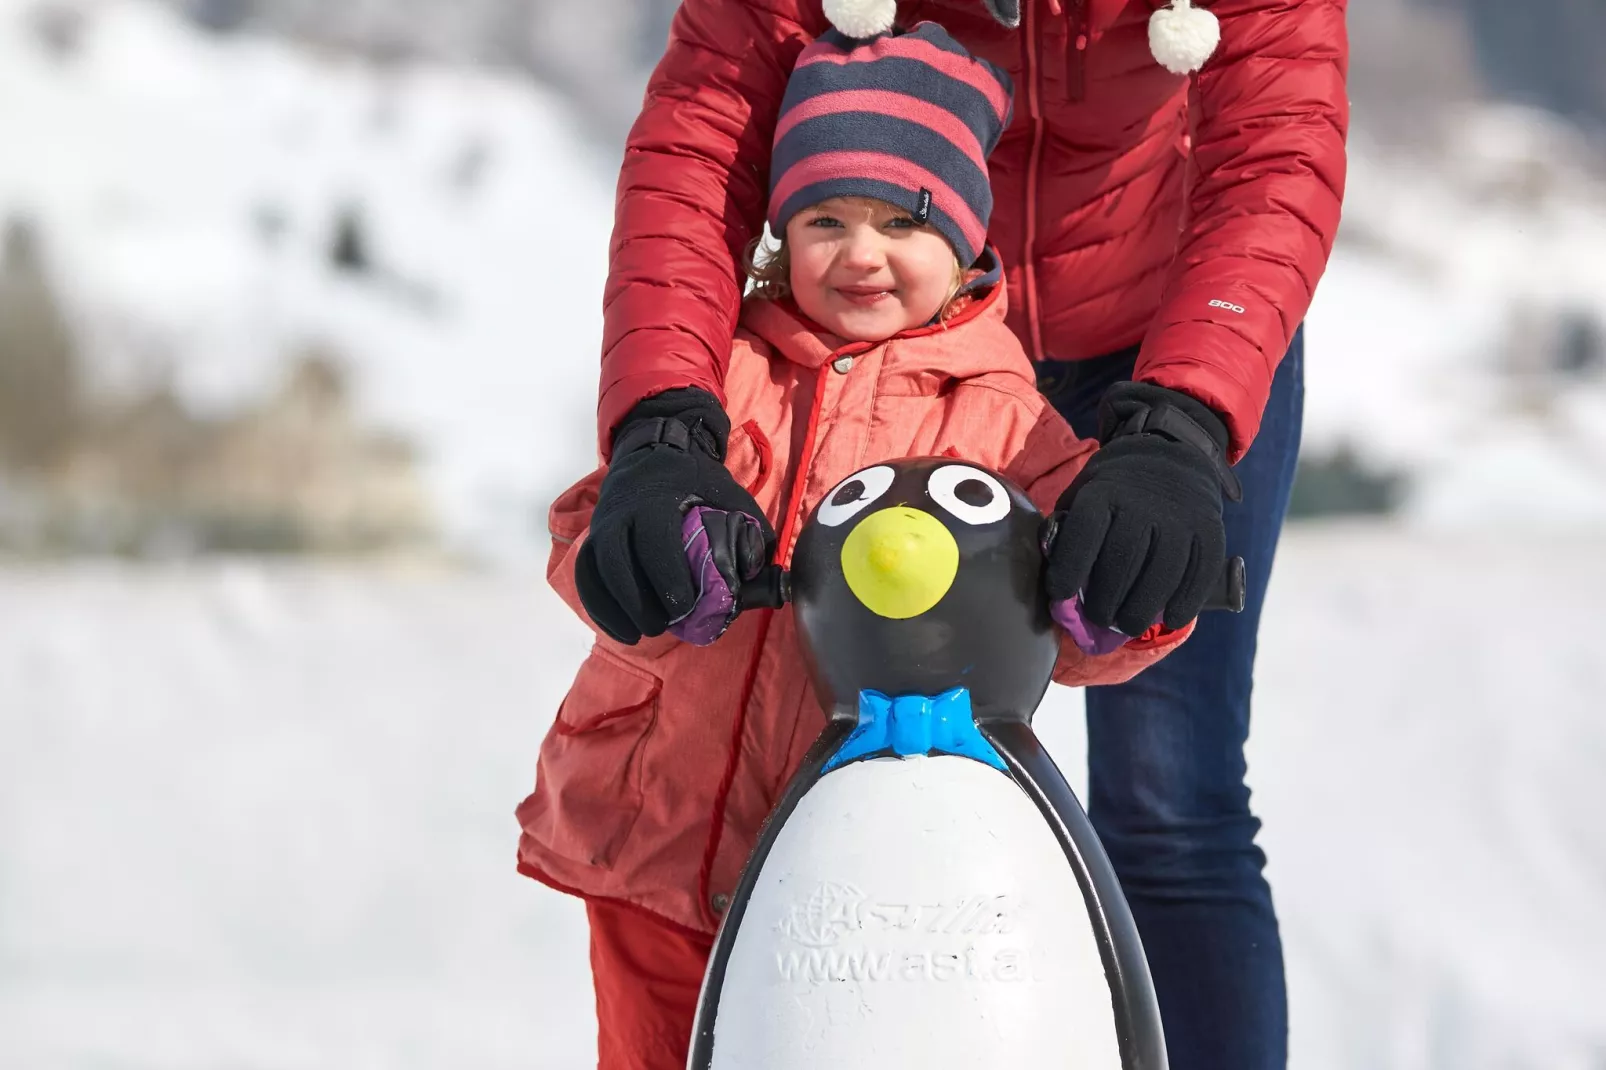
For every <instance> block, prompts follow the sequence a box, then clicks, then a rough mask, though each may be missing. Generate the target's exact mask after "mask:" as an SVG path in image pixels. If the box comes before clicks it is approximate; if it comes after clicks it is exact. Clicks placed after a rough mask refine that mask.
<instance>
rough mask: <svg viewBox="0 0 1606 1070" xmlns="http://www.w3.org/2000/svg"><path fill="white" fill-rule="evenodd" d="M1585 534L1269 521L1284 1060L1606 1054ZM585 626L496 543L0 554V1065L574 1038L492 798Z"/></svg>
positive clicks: (315, 1066) (1598, 639) (1605, 841)
mask: <svg viewBox="0 0 1606 1070" xmlns="http://www.w3.org/2000/svg"><path fill="white" fill-rule="evenodd" d="M1596 550H1597V548H1596V547H1595V546H1594V545H1593V544H1592V543H1591V542H1589V541H1587V540H1579V539H1562V538H1549V539H1545V540H1541V541H1539V542H1537V543H1533V542H1529V543H1524V544H1519V543H1516V542H1513V541H1506V540H1500V539H1487V538H1483V539H1480V538H1471V537H1466V536H1426V535H1416V536H1411V535H1407V534H1404V533H1402V532H1401V531H1400V530H1398V529H1396V528H1389V527H1357V528H1347V529H1340V530H1321V531H1316V530H1301V531H1298V532H1296V533H1294V534H1293V535H1291V536H1290V537H1289V539H1288V542H1287V544H1286V546H1285V549H1284V552H1283V553H1282V555H1281V558H1280V562H1279V575H1278V577H1277V582H1276V583H1275V584H1274V585H1273V589H1272V596H1271V601H1270V604H1269V606H1268V609H1267V616H1266V625H1265V629H1264V632H1263V640H1262V665H1263V667H1264V668H1263V671H1262V673H1261V679H1260V681H1259V686H1258V687H1257V691H1256V724H1255V733H1254V738H1253V739H1252V741H1251V749H1250V780H1251V784H1252V786H1253V788H1254V790H1255V795H1256V805H1257V807H1258V809H1259V811H1260V813H1261V814H1262V815H1263V817H1264V819H1265V830H1264V832H1263V836H1262V842H1263V843H1264V844H1265V846H1266V849H1267V852H1268V854H1269V856H1270V858H1271V869H1270V877H1271V880H1272V886H1273V890H1274V893H1275V895H1276V898H1277V904H1278V908H1279V910H1280V912H1281V913H1282V915H1283V917H1284V920H1285V932H1286V936H1285V939H1286V945H1287V951H1288V958H1289V969H1290V987H1291V1014H1292V1030H1293V1038H1292V1043H1293V1052H1294V1061H1293V1064H1292V1066H1293V1070H1598V1068H1599V1067H1600V1066H1601V1065H1602V1059H1603V1058H1606V1017H1603V1016H1602V1015H1601V1013H1600V1010H1601V1008H1602V1007H1606V979H1603V976H1602V974H1601V971H1600V969H1599V959H1600V950H1601V949H1602V948H1603V947H1606V916H1603V915H1602V912H1601V910H1600V904H1601V902H1602V901H1603V897H1606V837H1603V835H1602V833H1601V831H1600V827H1599V819H1600V815H1602V814H1606V781H1603V780H1602V778H1601V776H1600V770H1601V768H1602V766H1603V763H1606V721H1603V720H1602V718H1601V717H1600V716H1599V712H1600V701H1599V695H1600V693H1601V692H1602V690H1603V689H1606V659H1602V658H1601V656H1600V649H1601V647H1602V645H1603V644H1606V629H1603V627H1602V623H1601V620H1600V617H1599V614H1598V613H1597V612H1596V611H1595V607H1597V606H1599V605H1600V604H1601V603H1602V601H1603V600H1606V558H1603V557H1602V555H1600V554H1599V553H1598V552H1596ZM1469 577H1476V578H1477V580H1478V582H1477V583H1469V582H1468V581H1469ZM1492 592H1498V593H1499V594H1500V596H1501V599H1502V601H1501V605H1500V607H1499V608H1500V613H1499V615H1496V614H1492V613H1491V612H1490V597H1491V593H1492ZM1546 592H1549V593H1546ZM1507 622H1518V623H1517V624H1516V626H1512V625H1511V624H1510V623H1507ZM585 638H586V633H585V631H584V629H582V628H581V627H580V625H579V624H578V623H577V622H576V621H574V620H573V619H572V617H569V616H567V615H566V614H565V613H564V612H563V611H562V610H561V607H559V606H558V605H557V604H556V601H555V599H554V597H553V596H552V595H551V594H549V593H548V592H547V591H546V590H545V589H544V588H543V587H542V586H541V585H539V584H536V583H529V584H525V583H518V582H510V581H508V580H507V579H504V578H495V577H477V578H475V577H457V578H442V577H436V578H416V577H413V578H409V577H406V576H397V575H383V574H378V573H356V572H331V571H328V570H320V569H259V568H254V567H251V566H244V565H234V566H226V565H219V566H206V567H197V568H192V569H186V570H177V569H170V570H160V571H145V572H130V571H118V570H112V569H83V568H80V569H78V570H73V571H60V570H51V571H28V572H17V571H11V572H0V737H3V738H4V739H5V740H6V743H7V745H6V746H5V747H4V748H0V843H3V844H4V850H3V851H0V1065H4V1066H8V1067H9V1066H17V1067H27V1068H28V1070H87V1068H90V1067H120V1068H126V1070H210V1068H215V1067H220V1066H252V1067H261V1068H263V1070H325V1068H328V1070H335V1068H340V1070H347V1068H351V1067H374V1068H380V1067H383V1068H386V1070H412V1068H417V1070H446V1068H459V1067H474V1068H483V1070H490V1068H498V1067H507V1068H509V1070H512V1068H514V1067H525V1068H535V1070H571V1068H573V1067H578V1066H584V1065H588V1063H587V1054H588V1052H589V1051H591V1050H592V1049H591V1047H590V1045H591V1044H592V1041H593V1037H594V1030H595V1026H594V1024H593V1023H594V1019H593V1017H592V1012H591V1005H590V991H589V987H588V985H587V974H586V956H585V938H584V931H583V918H582V914H581V912H580V910H579V908H578V906H577V905H576V904H575V903H574V902H573V901H571V900H569V899H567V898H566V897H563V896H560V895H558V894H557V893H554V892H551V891H549V890H547V889H545V888H542V887H540V886H538V885H536V884H534V883H533V882H531V881H528V880H526V879H525V878H523V877H520V876H518V875H516V874H515V873H514V870H513V851H514V843H515V840H516V836H517V828H516V824H515V822H514V820H513V816H512V812H513V807H514V806H515V805H516V804H517V802H518V801H519V800H520V799H521V798H522V797H523V796H524V794H525V793H526V792H527V791H528V790H529V785H530V782H531V778H532V776H533V771H534V765H535V754H536V748H537V746H538V744H539V741H540V738H541V736H542V734H543V733H544V731H545V729H546V727H547V725H548V724H549V723H550V721H551V718H552V716H553V713H554V710H555V708H556V706H557V701H558V699H559V697H560V696H561V694H562V692H563V690H564V689H565V687H566V686H567V684H568V682H569V680H570V679H571V677H572V673H573V669H574V666H575V664H576V663H577V662H578V660H579V658H580V657H581V656H582V654H583V651H584V646H585ZM1078 713H1079V695H1078V693H1076V692H1070V691H1067V690H1064V689H1061V688H1055V689H1053V691H1052V693H1051V698H1050V701H1049V702H1048V703H1046V704H1045V706H1044V708H1043V709H1042V710H1041V711H1040V712H1039V714H1038V718H1037V721H1038V726H1039V731H1040V732H1041V734H1042V735H1043V737H1044V739H1045V741H1046V742H1047V744H1048V745H1049V747H1050V749H1051V750H1052V751H1053V752H1054V754H1055V755H1056V758H1057V759H1058V761H1059V762H1060V764H1061V765H1062V766H1063V767H1064V768H1065V769H1066V771H1067V773H1068V774H1069V775H1070V776H1071V778H1072V781H1073V783H1081V782H1085V774H1084V773H1082V771H1081V770H1082V768H1083V763H1084V753H1085V751H1084V747H1085V744H1084V738H1083V734H1082V730H1081V727H1080V723H1079V718H1078ZM593 1057H594V1056H593Z"/></svg>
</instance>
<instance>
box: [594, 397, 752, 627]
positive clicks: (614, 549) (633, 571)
mask: <svg viewBox="0 0 1606 1070" xmlns="http://www.w3.org/2000/svg"><path fill="white" fill-rule="evenodd" d="M729 435H730V418H729V417H727V416H726V415H725V411H724V410H723V409H722V408H720V405H719V402H718V401H717V400H716V399H715V398H714V397H713V395H711V394H708V393H706V392H705V391H702V390H697V389H693V388H690V387H687V388H684V389H680V390H669V391H665V392H664V393H662V394H655V395H654V396H652V397H650V398H647V399H646V400H644V401H642V402H640V403H638V404H637V405H636V407H635V408H633V409H631V410H630V413H629V414H628V415H627V416H626V417H625V418H624V420H622V421H621V422H620V424H619V427H618V428H617V429H616V430H615V431H614V436H613V461H612V463H611V464H610V465H609V466H608V474H607V475H606V476H604V477H603V480H602V487H601V488H600V489H599V490H598V492H597V506H596V509H595V511H594V512H593V513H592V516H591V533H590V535H589V536H588V537H587V539H586V541H585V544H584V545H583V546H581V547H580V553H579V556H578V558H577V559H576V561H575V577H574V578H575V586H576V587H577V588H578V590H579V594H580V602H581V604H582V605H584V606H585V610H586V612H587V613H588V614H590V616H591V619H592V621H594V622H595V623H596V625H597V627H598V628H601V629H602V630H603V631H604V632H605V633H607V634H608V635H610V636H612V637H613V638H614V639H617V640H618V641H619V642H621V643H631V644H633V643H636V642H639V641H640V640H641V638H642V637H643V636H655V635H662V634H663V633H664V631H665V630H666V629H668V627H669V625H670V624H671V623H673V622H674V621H676V620H679V619H680V618H681V617H683V616H685V615H686V614H687V613H689V612H691V609H692V606H693V605H694V604H695V602H696V600H697V585H696V581H695V579H694V577H693V576H692V570H691V566H690V565H689V564H688V563H687V561H686V551H685V545H684V537H683V535H682V532H681V526H682V522H683V519H684V516H685V512H686V510H687V509H689V508H691V507H692V506H694V505H706V506H710V507H712V508H714V509H724V510H728V511H734V512H742V513H746V514H748V515H749V516H751V517H753V518H754V519H755V520H757V521H758V523H759V524H760V526H761V528H762V531H763V535H764V540H765V550H766V556H767V555H768V553H769V552H771V551H772V550H773V548H774V544H775V531H774V529H773V528H771V527H770V523H769V521H768V520H767V519H766V518H765V516H764V511H763V510H762V509H760V508H759V507H758V503H757V502H755V501H754V500H753V496H752V495H751V494H749V493H748V492H747V491H746V490H744V489H742V487H741V485H740V484H739V483H737V482H736V480H735V478H734V477H732V476H731V474H730V471H729V469H727V468H726V467H725V465H724V463H723V462H724V456H725V442H726V439H727V438H728V437H729Z"/></svg>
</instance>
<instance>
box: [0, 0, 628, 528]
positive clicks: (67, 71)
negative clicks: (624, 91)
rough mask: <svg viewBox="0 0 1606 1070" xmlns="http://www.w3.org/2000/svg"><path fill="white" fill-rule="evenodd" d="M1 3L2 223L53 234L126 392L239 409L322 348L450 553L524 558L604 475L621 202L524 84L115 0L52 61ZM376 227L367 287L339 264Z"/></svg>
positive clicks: (94, 341) (15, 2) (16, 0)
mask: <svg viewBox="0 0 1606 1070" xmlns="http://www.w3.org/2000/svg"><path fill="white" fill-rule="evenodd" d="M31 10H32V5H31V4H27V3H23V2H20V0H0V99H3V100H5V101H6V106H5V107H4V108H0V142H3V143H4V144H5V145H6V146H7V150H6V155H7V162H6V166H5V167H4V168H0V217H3V216H9V215H12V214H14V213H26V214H28V215H29V216H31V217H32V218H34V219H36V220H37V221H38V224H39V226H40V230H41V234H42V238H43V241H44V244H45V250H46V254H47V255H48V256H49V257H50V259H51V262H52V264H53V265H54V267H55V273H56V276H57V278H58V280H59V282H60V284H61V285H62V287H63V288H64V289H65V291H66V294H67V298H68V300H69V303H70V304H71V306H72V307H73V308H74V311H75V313H76V318H77V320H78V322H79V323H80V324H81V326H82V327H83V329H84V331H85V333H86V335H87V338H86V343H87V347H88V349H89V355H90V358H91V359H92V361H93V362H94V365H95V367H96V369H97V371H98V373H99V375H100V377H101V378H102V380H104V381H105V382H107V383H110V384H118V383H127V382H130V381H135V380H138V379H139V378H141V377H148V376H151V375H153V374H158V373H160V372H161V371H162V370H163V369H164V368H169V367H170V368H171V369H172V370H173V373H174V374H175V377H176V379H177V384H178V386H179V388H180V390H181V392H182V393H183V394H184V395H185V396H186V397H187V398H189V399H190V400H192V401H195V402H197V403H199V404H202V405H211V406H226V405H229V404H232V403H235V402H238V401H240V400H241V399H244V398H247V397H251V396H255V395H257V394H259V393H262V392H264V391H266V390H267V389H268V388H269V387H270V386H271V385H272V384H273V382H274V380H275V376H276V375H277V374H278V373H279V371H280V370H281V365H282V363H283V362H284V361H285V360H286V359H287V358H288V356H289V355H290V353H292V352H293V351H294V350H295V349H297V348H298V347H300V346H303V345H305V344H307V343H309V342H314V343H319V344H322V345H326V346H329V347H331V348H333V349H334V350H335V351H337V352H339V353H341V354H343V355H344V356H345V357H346V358H347V359H348V360H349V361H350V362H351V363H352V364H353V365H354V368H355V373H356V388H357V391H358V399H359V401H360V402H361V404H362V406H363V408H364V409H365V410H366V412H365V415H367V416H369V417H371V418H372V419H374V420H375V421H376V422H379V423H382V424H385V425H389V426H393V427H396V428H397V429H399V430H401V431H403V432H405V433H407V434H409V435H411V436H413V437H414V438H415V439H416V440H418V441H419V442H420V443H421V445H422V446H423V448H424V450H425V453H426V457H427V462H428V471H427V475H428V480H429V485H430V487H431V488H432V489H433V491H434V493H435V494H436V496H437V499H438V508H439V511H440V512H441V514H442V515H443V517H444V519H445V522H446V523H447V525H448V530H449V534H450V536H451V538H452V539H453V542H454V544H455V545H457V546H459V547H462V548H467V549H471V550H474V551H477V552H481V553H490V554H493V555H497V556H512V557H517V556H518V555H520V554H525V555H527V554H529V553H530V552H531V548H532V547H533V546H535V545H536V543H535V541H534V538H533V536H534V534H535V533H536V532H538V531H539V525H540V523H541V522H542V521H543V520H544V507H545V501H546V500H547V499H548V498H549V497H550V496H551V494H552V493H553V492H555V491H556V490H559V489H561V487H562V486H563V485H564V483H565V482H566V481H567V480H569V479H572V478H573V475H572V473H576V472H580V471H583V470H585V469H586V468H587V467H588V466H589V465H590V463H591V460H592V457H593V456H594V449H593V435H594V431H593V430H592V428H593V416H592V414H593V412H594V408H595V390H596V354H597V345H598V342H597V340H598V337H599V332H600V329H601V292H602V280H603V274H604V271H605V269H606V254H607V240H608V229H609V226H610V221H611V212H612V201H611V195H612V182H611V180H609V179H608V178H607V177H606V176H605V175H603V174H602V172H601V171H600V170H599V169H598V168H597V167H596V165H594V164H593V163H592V162H591V161H590V160H589V158H588V156H587V153H586V151H584V150H582V149H581V148H580V147H579V138H578V137H576V135H575V134H574V132H573V131H572V130H571V129H570V128H569V127H568V125H567V123H568V119H567V116H566V113H565V111H564V109H563V108H562V107H561V105H559V104H558V103H557V102H556V101H555V100H553V99H551V98H549V97H546V96H543V95H542V94H540V93H539V92H537V91H535V90H533V89H532V88H530V87H529V86H528V85H527V84H525V83H522V82H519V81H516V80H513V79H497V78H492V77H486V76H478V75H474V74H470V73H465V72H462V71H456V70H445V69H432V68H424V67H402V68H395V69H390V70H383V69H378V68H375V67H372V66H369V65H366V64H363V63H359V62H355V61H348V60H337V59H324V58H319V56H318V55H316V54H315V53H312V52H298V51H296V50H294V49H292V48H290V47H288V46H286V45H285V44H283V43H279V42H269V41H258V40H252V39H213V38H210V37H207V36H204V35H201V34H199V33H197V32H196V31H195V30H194V29H193V28H192V27H190V26H189V25H188V24H186V23H184V22H182V21H180V20H179V19H178V18H177V16H175V15H173V14H172V13H171V12H168V11H167V10H166V9H163V8H160V7H156V6H153V5H150V4H145V3H138V2H132V0H107V2H105V3H99V4H95V5H93V6H91V7H89V8H88V9H87V10H88V11H89V12H90V13H91V14H90V17H89V18H88V20H87V22H86V23H85V24H84V27H83V29H82V32H81V36H80V38H79V43H78V45H77V48H76V51H73V52H70V53H68V54H65V55H60V56H54V55H52V53H50V52H49V51H48V50H47V49H46V48H45V47H44V46H43V44H42V43H41V38H40V36H39V35H38V33H36V32H35V30H34V23H33V22H32V21H31V20H30V19H28V18H27V17H26V15H27V13H28V12H29V11H31ZM348 207H355V208H356V209H357V210H358V211H360V214H361V219H362V220H363V225H364V232H365V233H366V234H367V235H368V244H369V245H370V247H371V250H372V253H371V255H372V258H373V260H374V261H375V264H376V268H375V270H374V271H372V272H370V273H368V274H367V275H353V274H351V273H343V272H341V271H339V270H337V269H336V268H335V267H334V266H333V265H332V264H331V262H330V255H329V253H330V248H331V246H332V244H333V241H334V235H335V232H336V222H337V220H338V218H339V216H340V214H341V213H342V212H343V211H344V210H346V209H347V208H348Z"/></svg>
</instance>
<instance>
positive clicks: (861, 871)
mask: <svg viewBox="0 0 1606 1070" xmlns="http://www.w3.org/2000/svg"><path fill="white" fill-rule="evenodd" d="M714 1038H715V1040H714V1058H713V1063H712V1066H713V1068H714V1070H803V1068H805V1067H807V1068H809V1070H825V1068H830V1070H860V1068H862V1070H871V1068H874V1070H887V1068H888V1067H920V1068H921V1070H1020V1068H1022V1067H1034V1068H1037V1067H1065V1068H1067V1070H1070V1068H1074V1070H1120V1067H1121V1058H1120V1051H1119V1048H1118V1042H1117V1039H1116V1031H1115V1019H1114V1011H1113V1009H1112V999H1111V991H1110V986H1109V983H1108V981H1107V980H1106V978H1105V973H1104V964H1103V960H1102V959H1101V958H1100V956H1099V949H1098V943H1097V940H1096V938H1095V936H1094V931H1093V926H1092V924H1091V922H1090V920H1089V917H1088V913H1087V908H1086V905H1085V901H1084V899H1083V896H1082V891H1081V888H1080V886H1079V885H1078V884H1077V882H1076V876H1075V874H1074V873H1073V871H1072V869H1071V865H1070V863H1069V861H1068V860H1067V859H1066V857H1065V851H1064V849H1063V848H1062V847H1061V846H1060V843H1059V841H1058V840H1057V839H1056V838H1055V836H1054V833H1053V831H1052V829H1051V828H1050V827H1049V825H1048V823H1047V822H1046V821H1045V820H1044V819H1043V816H1042V814H1041V813H1039V811H1038V809H1037V807H1036V805H1035V804H1034V803H1033V802H1032V800H1031V799H1030V798H1028V797H1027V795H1026V794H1025V793H1024V792H1023V791H1022V790H1021V789H1020V788H1019V787H1018V786H1017V785H1016V784H1015V783H1014V782H1013V781H1012V780H1011V779H1010V778H1009V777H1007V776H1005V775H1004V774H1002V773H1000V772H999V771H998V770H996V769H993V768H990V767H989V766H986V765H983V764H981V763H979V762H976V761H972V760H970V759H968V758H959V757H950V756H946V755H943V756H936V757H915V758H905V759H901V760H900V759H891V758H884V759H875V760H870V761H861V762H856V763H853V764H850V765H847V766H844V767H842V768H841V769H838V770H835V771H834V772H831V773H829V774H827V775H826V776H824V777H822V778H821V780H820V781H819V782H818V783H817V784H815V785H814V787H813V788H812V789H810V790H809V792H808V794H806V795H805V796H804V797H803V799H802V800H801V801H800V802H799V803H798V806H797V808H796V809H795V810H794V811H793V813H792V814H791V815H790V817H789V818H788V819H787V821H786V824H785V825H784V827H782V828H781V829H780V831H779V832H778V834H777V836H776V839H775V843H774V845H773V847H772V848H771V851H770V854H769V856H768V858H767V859H765V862H764V867H763V870H762V872H761V873H760V875H759V878H758V880H757V883H756V885H755V886H754V888H753V892H752V895H751V898H750V900H749V902H748V905H747V910H746V913H745V915H744V916H743V917H742V919H741V925H740V928H739V930H738V932H737V935H736V939H735V942H734V944H733V945H732V948H731V952H730V958H729V960H728V963H727V966H726V972H725V978H724V984H723V986H722V991H721V998H720V1001H719V1008H718V1012H717V1015H716V1018H715V1025H714Z"/></svg>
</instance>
